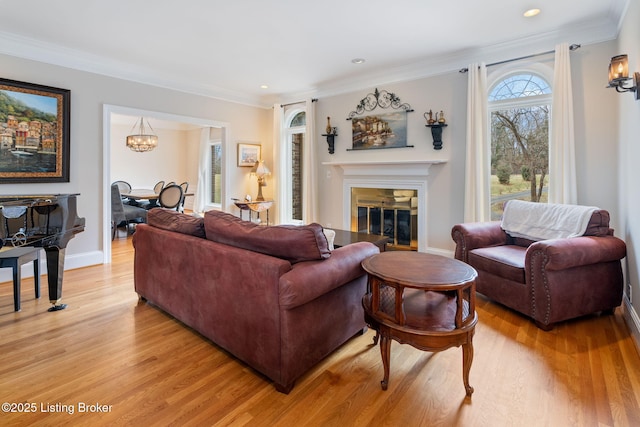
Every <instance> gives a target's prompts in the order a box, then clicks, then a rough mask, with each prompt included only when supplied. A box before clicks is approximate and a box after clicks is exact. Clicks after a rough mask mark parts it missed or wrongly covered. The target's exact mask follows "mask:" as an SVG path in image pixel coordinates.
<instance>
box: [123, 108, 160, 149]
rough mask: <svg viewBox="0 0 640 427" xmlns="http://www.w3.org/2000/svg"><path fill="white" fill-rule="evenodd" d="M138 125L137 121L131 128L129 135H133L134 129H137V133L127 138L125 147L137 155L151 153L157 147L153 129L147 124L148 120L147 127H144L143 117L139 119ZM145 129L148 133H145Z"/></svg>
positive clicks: (156, 137) (156, 138)
mask: <svg viewBox="0 0 640 427" xmlns="http://www.w3.org/2000/svg"><path fill="white" fill-rule="evenodd" d="M139 123H140V124H139V125H138V121H136V123H135V124H134V125H133V127H132V128H131V133H133V132H134V129H136V128H138V133H137V134H136V135H129V136H127V147H129V148H130V149H131V150H132V151H137V152H138V153H144V152H145V151H151V150H153V149H154V148H156V146H157V145H158V136H157V135H156V134H155V133H154V131H153V128H152V127H151V125H150V124H149V120H147V125H146V126H145V124H144V117H140V122H139ZM147 127H148V128H149V133H147Z"/></svg>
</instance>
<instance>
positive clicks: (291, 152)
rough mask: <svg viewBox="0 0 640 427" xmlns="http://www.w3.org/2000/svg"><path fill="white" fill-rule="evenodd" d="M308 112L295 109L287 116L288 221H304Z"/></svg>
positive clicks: (286, 192) (286, 173) (286, 183)
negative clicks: (304, 154) (304, 167)
mask: <svg viewBox="0 0 640 427" xmlns="http://www.w3.org/2000/svg"><path fill="white" fill-rule="evenodd" d="M306 124H307V114H306V112H305V111H304V110H300V109H299V108H298V109H294V110H292V111H288V112H287V114H286V116H285V150H284V152H285V153H286V154H285V156H286V159H285V169H286V171H285V176H287V177H289V179H287V180H284V182H283V185H284V186H285V194H286V199H287V203H286V205H285V212H284V218H285V221H286V222H288V223H302V220H303V219H302V198H303V197H304V195H303V191H302V188H303V184H302V180H303V173H304V171H303V161H302V158H303V157H302V154H303V150H304V149H305V141H304V140H305V134H306Z"/></svg>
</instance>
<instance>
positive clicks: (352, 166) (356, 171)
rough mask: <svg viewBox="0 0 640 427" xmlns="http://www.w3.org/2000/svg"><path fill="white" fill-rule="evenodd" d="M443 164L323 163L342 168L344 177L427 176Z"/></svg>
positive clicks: (406, 162) (402, 162)
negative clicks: (438, 165) (433, 167)
mask: <svg viewBox="0 0 640 427" xmlns="http://www.w3.org/2000/svg"><path fill="white" fill-rule="evenodd" d="M441 163H445V160H395V161H373V162H363V161H360V162H357V161H352V162H346V161H338V162H323V163H322V164H323V165H325V166H336V167H340V168H342V170H343V171H344V175H345V176H357V175H376V176H389V175H393V176H414V177H415V176H426V175H429V168H430V167H431V165H437V164H441Z"/></svg>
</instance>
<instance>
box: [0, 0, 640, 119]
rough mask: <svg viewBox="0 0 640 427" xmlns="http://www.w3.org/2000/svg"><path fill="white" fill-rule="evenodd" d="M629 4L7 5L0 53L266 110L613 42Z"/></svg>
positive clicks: (400, 0)
mask: <svg viewBox="0 0 640 427" xmlns="http://www.w3.org/2000/svg"><path fill="white" fill-rule="evenodd" d="M629 1H631V0H393V1H389V0H271V1H268V0H235V1H231V0H183V1H181V2H177V1H173V0H172V1H170V0H153V1H152V0H147V1H142V0H109V1H105V0H64V1H51V0H20V1H19V2H16V1H9V0H0V22H1V25H0V53H6V54H9V55H13V56H18V57H23V58H29V59H35V60H39V61H43V62H48V63H53V64H57V65H62V66H66V67H71V68H76V69H81V70H85V71H91V72H96V73H100V74H105V75H110V76H114V77H120V78H125V79H129V80H134V81H139V82H144V83H148V84H152V85H157V86H162V87H169V88H174V89H178V90H182V91H187V92H193V93H199V94H203V95H207V96H213V97H216V98H221V99H227V100H231V101H237V102H242V103H248V104H252V105H262V106H267V105H270V104H271V103H273V102H275V101H287V100H297V99H300V97H302V96H322V95H329V94H336V93H341V92H344V91H346V90H349V91H353V90H355V89H359V88H371V87H374V86H376V85H378V84H379V83H390V82H393V81H402V80H411V79H415V78H420V77H425V76H428V75H434V74H438V73H443V72H450V71H454V70H457V69H459V68H462V67H465V66H467V65H468V64H469V63H471V62H474V61H480V60H482V61H487V62H491V61H497V60H504V59H508V58H511V57H517V56H521V55H523V54H524V55H526V54H531V53H536V52H539V51H545V50H550V49H553V47H554V46H555V44H557V43H559V42H568V43H569V44H572V43H577V44H582V45H586V44H590V43H597V42H601V41H606V40H611V39H614V38H615V37H616V36H617V34H618V29H619V25H620V21H621V18H622V17H623V15H624V12H625V11H626V7H627V4H628V2H629ZM632 1H637V0H632ZM531 7H538V8H540V9H541V10H542V12H541V13H540V14H539V15H538V16H536V17H534V18H528V19H527V18H524V17H523V15H522V14H523V12H524V11H525V10H526V9H529V8H531ZM354 58H364V59H366V62H365V63H364V64H359V65H357V64H353V63H352V62H351V60H352V59H354ZM261 85H268V86H269V87H268V88H267V89H262V88H260V86H261ZM296 97H297V99H296Z"/></svg>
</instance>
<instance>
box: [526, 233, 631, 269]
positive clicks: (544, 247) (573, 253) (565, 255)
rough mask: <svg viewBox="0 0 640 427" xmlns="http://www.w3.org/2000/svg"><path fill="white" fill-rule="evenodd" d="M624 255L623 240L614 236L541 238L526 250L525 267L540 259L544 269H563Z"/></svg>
mask: <svg viewBox="0 0 640 427" xmlns="http://www.w3.org/2000/svg"><path fill="white" fill-rule="evenodd" d="M626 254H627V247H626V245H625V243H624V242H623V241H622V240H620V239H618V238H617V237H613V236H605V237H595V236H581V237H574V238H571V239H553V240H542V241H539V242H535V243H533V244H532V245H531V246H529V248H528V249H527V252H526V255H525V266H531V265H532V263H534V262H541V263H542V264H543V265H542V266H541V267H543V268H545V269H546V270H565V269H568V268H572V267H578V266H581V265H589V264H597V263H601V262H610V261H617V260H620V259H622V258H624V257H625V256H626ZM527 268H529V267H527Z"/></svg>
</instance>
